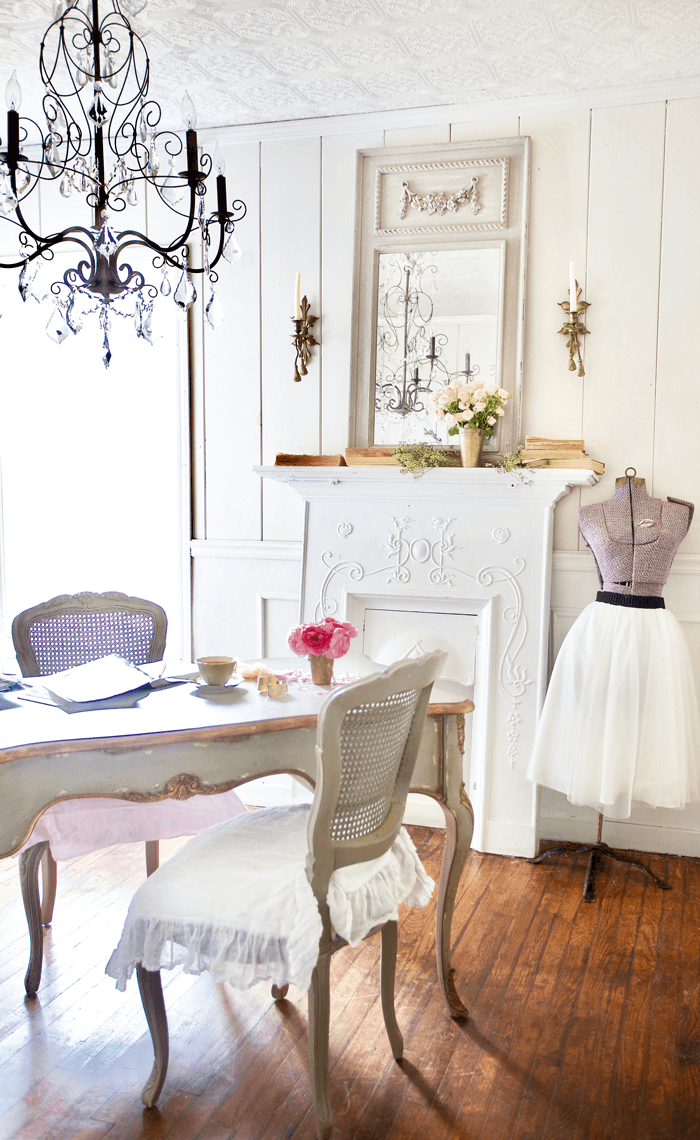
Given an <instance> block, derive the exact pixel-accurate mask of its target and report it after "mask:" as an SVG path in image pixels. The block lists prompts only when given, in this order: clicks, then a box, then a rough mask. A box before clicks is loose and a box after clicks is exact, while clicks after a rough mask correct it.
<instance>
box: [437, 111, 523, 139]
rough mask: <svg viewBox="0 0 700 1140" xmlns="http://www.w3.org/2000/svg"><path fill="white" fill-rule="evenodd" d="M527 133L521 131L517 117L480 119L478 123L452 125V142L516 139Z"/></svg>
mask: <svg viewBox="0 0 700 1140" xmlns="http://www.w3.org/2000/svg"><path fill="white" fill-rule="evenodd" d="M521 133H522V134H526V133H527V132H525V131H522V132H521V130H520V126H519V119H518V116H517V115H512V116H509V117H508V118H506V119H479V120H478V121H477V122H473V121H471V120H470V121H469V122H467V123H452V124H451V125H450V142H474V141H475V140H477V139H514V138H516V137H517V136H518V135H519V134H521Z"/></svg>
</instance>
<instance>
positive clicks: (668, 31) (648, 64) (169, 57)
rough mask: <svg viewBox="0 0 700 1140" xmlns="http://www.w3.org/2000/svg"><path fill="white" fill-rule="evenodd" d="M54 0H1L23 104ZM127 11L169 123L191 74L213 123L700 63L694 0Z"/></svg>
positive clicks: (525, 93)
mask: <svg viewBox="0 0 700 1140" xmlns="http://www.w3.org/2000/svg"><path fill="white" fill-rule="evenodd" d="M82 2H84V0H82ZM107 7H108V0H107V2H106V0H103V8H104V9H105V10H106V9H107ZM52 11H53V4H52V3H49V2H48V0H0V48H1V51H0V58H1V59H2V61H3V65H4V67H3V71H4V72H6V73H7V78H9V75H10V72H11V70H12V68H13V67H16V68H17V72H18V77H19V80H20V83H21V84H22V88H23V91H24V93H25V97H26V99H25V105H23V108H22V110H23V113H24V112H25V110H26V112H27V113H29V114H31V113H32V112H33V113H34V114H37V113H38V110H39V99H40V97H41V94H42V89H41V84H40V83H39V79H38V45H39V41H40V39H41V35H42V34H43V31H44V29H45V28H46V26H47V24H48V23H49V22H50V20H51V19H52ZM133 22H134V26H135V28H136V30H137V31H138V32H139V33H140V34H141V35H143V36H144V39H145V43H146V47H147V49H148V52H149V55H150V57H151V95H152V96H153V98H155V99H157V100H158V101H159V102H160V103H161V105H162V107H163V111H164V121H165V122H167V123H168V124H171V125H173V126H179V104H180V100H181V98H182V91H183V88H185V87H186V88H187V89H188V90H189V93H190V95H191V96H192V98H193V100H194V102H195V104H196V106H197V109H198V112H199V125H200V126H202V127H207V126H209V127H211V126H225V125H233V124H237V123H253V122H274V121H277V120H285V119H305V118H315V117H317V116H326V115H347V114H356V113H358V112H362V111H389V110H399V109H403V108H414V107H429V106H436V105H443V104H451V103H459V104H467V105H468V104H483V103H486V102H488V101H492V100H502V99H513V98H517V99H521V98H526V97H529V96H538V95H540V96H542V95H544V96H547V95H549V96H557V95H561V96H563V95H567V94H569V93H571V92H578V91H589V90H590V91H593V90H599V89H601V88H610V87H614V86H616V85H629V84H639V83H645V82H649V81H653V80H663V79H669V80H670V79H682V78H688V77H691V76H696V75H698V74H700V0H576V2H572V0H560V2H557V3H551V2H546V0H264V2H259V0H257V2H256V0H148V3H147V5H146V8H145V9H144V11H143V12H142V13H141V14H140V15H139V16H138V17H136V18H135V20H134V21H133ZM4 82H5V77H4V76H3V75H2V74H0V89H2V87H4Z"/></svg>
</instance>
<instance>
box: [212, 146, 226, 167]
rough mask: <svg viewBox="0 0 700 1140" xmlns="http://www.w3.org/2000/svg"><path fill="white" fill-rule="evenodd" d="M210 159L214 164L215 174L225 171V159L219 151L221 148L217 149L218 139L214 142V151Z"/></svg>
mask: <svg viewBox="0 0 700 1140" xmlns="http://www.w3.org/2000/svg"><path fill="white" fill-rule="evenodd" d="M211 160H212V163H213V165H214V170H215V171H216V173H217V174H219V175H223V174H225V173H226V159H225V158H224V156H223V154H222V153H221V150H220V149H219V140H218V139H217V140H216V142H215V143H214V153H213V155H212V156H211Z"/></svg>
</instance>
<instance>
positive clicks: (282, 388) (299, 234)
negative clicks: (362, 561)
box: [260, 137, 323, 539]
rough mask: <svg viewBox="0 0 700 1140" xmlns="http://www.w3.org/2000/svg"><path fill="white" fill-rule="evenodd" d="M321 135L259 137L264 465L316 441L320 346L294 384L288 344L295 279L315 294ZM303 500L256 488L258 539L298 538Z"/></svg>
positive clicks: (285, 490) (316, 299)
mask: <svg viewBox="0 0 700 1140" xmlns="http://www.w3.org/2000/svg"><path fill="white" fill-rule="evenodd" d="M320 194H321V139H320V138H319V137H312V138H303V139H284V140H281V139H280V140H278V139H275V140H271V141H269V142H268V141H265V142H263V144H262V153H261V195H260V211H261V235H262V245H261V264H262V376H263V389H262V439H263V463H274V462H275V454H276V452H278V451H289V452H300V453H309V454H315V453H317V452H319V450H320V446H321V440H320V434H321V423H320V403H321V393H320V375H321V352H322V351H323V349H322V348H321V349H320V350H319V349H315V350H314V354H313V356H312V359H311V362H310V364H309V373H308V376H304V377H303V378H302V380H301V382H300V383H298V384H295V383H294V350H293V348H292V343H291V339H290V337H291V334H292V332H293V325H292V320H291V318H292V317H293V315H294V312H293V309H294V280H295V275H296V274H297V273H301V293H302V296H304V295H306V296H307V297H308V299H309V304H310V306H311V312H312V313H313V314H314V315H316V314H317V313H318V312H319V305H320V300H321V295H320V288H319V278H320V268H321V263H320V232H321V203H320ZM302 516H303V503H302V501H301V499H300V498H299V496H298V495H297V494H296V492H294V491H292V490H291V489H290V488H289V487H287V486H286V485H284V484H280V483H272V482H269V483H266V484H264V486H263V538H266V539H300V538H301V529H302Z"/></svg>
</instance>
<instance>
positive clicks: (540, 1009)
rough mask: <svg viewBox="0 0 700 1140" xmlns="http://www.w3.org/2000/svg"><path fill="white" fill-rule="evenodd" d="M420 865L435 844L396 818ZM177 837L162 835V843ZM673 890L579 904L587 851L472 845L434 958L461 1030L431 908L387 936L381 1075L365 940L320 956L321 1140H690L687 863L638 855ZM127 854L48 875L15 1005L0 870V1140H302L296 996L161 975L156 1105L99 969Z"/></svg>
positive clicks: (693, 1114) (12, 887) (122, 1000)
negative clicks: (325, 996)
mask: <svg viewBox="0 0 700 1140" xmlns="http://www.w3.org/2000/svg"><path fill="white" fill-rule="evenodd" d="M411 831H412V833H413V836H414V840H415V841H416V843H417V844H418V846H419V849H420V853H421V856H422V858H423V860H424V862H425V863H426V865H427V867H428V869H429V870H432V871H433V872H435V871H436V870H437V868H438V866H439V859H440V851H441V845H442V834H441V833H440V832H433V831H431V830H429V829H427V828H412V829H411ZM180 842H181V841H176V842H172V843H168V844H163V848H164V854H165V855H167V854H168V853H172V852H173V851H174V850H175V849H176V848H177V846H179V844H180ZM649 859H650V865H651V866H652V867H653V869H654V870H655V871H656V872H657V873H658V874H661V875H667V876H668V878H669V881H670V882H671V883H672V885H673V890H672V891H668V892H662V891H659V890H657V889H655V888H654V887H653V885H652V884H651V882H650V881H649V880H647V878H646V876H643V875H641V874H640V873H638V872H636V871H632V870H628V869H627V868H625V867H621V866H615V867H614V869H610V870H606V871H605V872H604V874H603V876H602V878H601V883H600V891H599V901H598V902H597V903H595V904H592V905H591V904H585V903H582V902H581V901H580V896H581V886H582V880H583V871H584V865H585V864H584V861H583V860H582V858H581V857H578V858H577V860H571V859H569V860H568V861H567V860H565V859H556V860H554V859H553V860H550V862H549V863H548V864H545V865H543V866H539V867H535V866H532V865H530V864H528V863H526V862H524V861H521V860H517V859H507V858H502V857H499V856H484V855H479V854H476V853H472V854H471V855H470V857H469V861H468V865H467V869H466V871H465V874H464V878H463V882H462V885H461V891H460V896H459V901H458V907H457V913H456V919H455V924H454V931H455V938H454V945H455V949H454V955H453V961H454V965H455V967H456V970H457V974H456V977H457V983H458V988H459V990H460V993H461V995H462V997H463V999H464V1000H465V1002H466V1004H467V1005H468V1006H469V1008H470V1011H471V1016H470V1019H469V1020H468V1021H467V1022H465V1023H463V1024H459V1023H456V1022H454V1021H452V1020H450V1018H449V1017H448V1016H447V1013H446V1010H445V1008H444V1006H443V1004H442V1002H441V1000H440V997H439V994H438V991H437V987H436V984H435V963H434V942H433V932H432V919H433V908H432V907H431V908H428V909H427V910H425V911H413V912H410V913H409V914H407V915H406V916H404V918H403V920H402V923H401V926H400V939H401V941H400V944H399V966H398V971H397V1014H398V1019H399V1023H400V1025H401V1026H402V1029H403V1032H404V1036H405V1042H406V1050H405V1059H404V1062H403V1064H402V1065H401V1066H399V1065H397V1064H395V1063H394V1061H393V1060H392V1058H391V1053H390V1051H389V1046H388V1042H387V1040H386V1037H385V1035H384V1031H383V1024H382V1018H381V1012H380V1007H379V999H378V945H377V944H376V940H373V941H371V942H368V943H365V944H364V946H363V947H360V948H359V949H358V950H356V951H352V950H346V951H344V952H342V953H340V954H338V955H336V956H335V958H334V959H333V983H334V985H333V1005H332V1027H331V1067H332V1071H331V1097H332V1102H333V1106H334V1109H335V1121H336V1130H335V1132H334V1140H350V1138H351V1137H352V1138H356V1140H370V1138H371V1140H380V1138H381V1140H409V1138H411V1140H413V1138H416V1140H417V1138H420V1140H447V1138H448V1137H460V1138H464V1140H477V1138H479V1140H696V1138H697V1140H700V987H699V985H698V976H699V969H700V866H699V865H698V864H696V863H695V862H693V861H692V860H688V859H680V858H675V857H662V856H654V857H651V856H650V857H649ZM142 863H143V850H142V849H140V848H137V847H118V848H111V849H109V850H108V851H104V852H99V853H97V854H95V855H92V856H89V857H86V858H83V859H76V860H73V861H70V862H66V863H62V864H59V895H58V900H57V905H56V914H55V921H54V926H53V928H52V930H51V931H49V932H48V933H47V936H46V966H45V971H44V979H43V981H42V985H41V990H40V994H39V996H38V997H37V998H35V999H31V1000H29V999H25V998H24V989H23V985H22V978H23V975H24V970H25V967H26V955H27V937H26V932H25V928H24V922H23V914H22V909H21V903H20V900H19V892H18V886H17V867H16V862H15V861H14V860H6V861H5V862H4V863H3V864H2V865H1V866H0V913H1V917H2V934H1V936H0V1066H1V1067H0V1075H1V1079H0V1140H10V1138H15V1140H20V1138H21V1140H44V1138H46V1140H98V1138H102V1137H107V1138H108V1140H135V1138H136V1137H149V1138H156V1137H158V1138H160V1137H167V1138H168V1140H195V1138H198V1140H232V1138H233V1137H236V1138H241V1140H253V1138H256V1140H257V1138H260V1140H263V1138H264V1140H291V1138H292V1137H293V1138H294V1140H311V1138H313V1136H314V1135H315V1133H314V1118H313V1112H312V1111H311V1109H310V1098H309V1090H308V1082H307V1073H306V999H305V997H303V996H302V995H300V994H298V993H294V992H293V991H292V990H290V998H289V1000H287V1001H285V1002H283V1003H281V1004H280V1005H275V1004H274V1003H273V1002H272V1000H271V998H270V996H269V990H268V987H267V986H266V985H260V986H258V987H256V988H255V989H253V990H250V991H247V992H245V993H240V992H237V991H234V990H232V989H230V988H228V987H222V986H215V985H213V984H212V983H211V981H210V979H209V977H208V976H207V975H205V976H204V977H202V978H190V977H185V976H182V975H178V974H174V975H168V974H164V980H165V982H166V986H167V988H166V1003H167V1005H168V1009H169V1018H170V1027H171V1042H172V1050H173V1057H172V1061H171V1066H170V1072H169V1075H168V1080H167V1082H166V1085H165V1089H164V1092H163V1095H162V1099H161V1102H160V1106H159V1108H158V1109H149V1110H144V1109H143V1107H142V1105H141V1103H140V1099H139V1094H140V1089H141V1086H142V1084H143V1083H144V1081H145V1080H146V1077H147V1076H148V1074H149V1071H150V1066H151V1052H150V1042H149V1040H148V1039H147V1037H146V1035H145V1029H144V1021H143V1017H142V1013H141V1007H140V1002H139V998H138V993H137V988H136V985H135V983H134V982H132V983H131V984H130V986H129V989H128V992H127V993H126V994H120V993H117V992H116V990H115V988H114V983H113V982H112V981H111V980H110V979H107V978H106V977H105V975H104V964H105V961H106V959H107V958H108V956H109V954H110V952H111V950H112V949H113V947H114V945H115V944H116V941H117V939H118V936H119V932H120V929H121V923H122V919H123V915H124V912H125V909H126V905H127V903H128V899H129V898H130V895H131V893H132V891H133V889H134V888H135V886H136V885H137V884H138V882H139V881H140V879H141V877H142V874H143V871H142Z"/></svg>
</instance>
